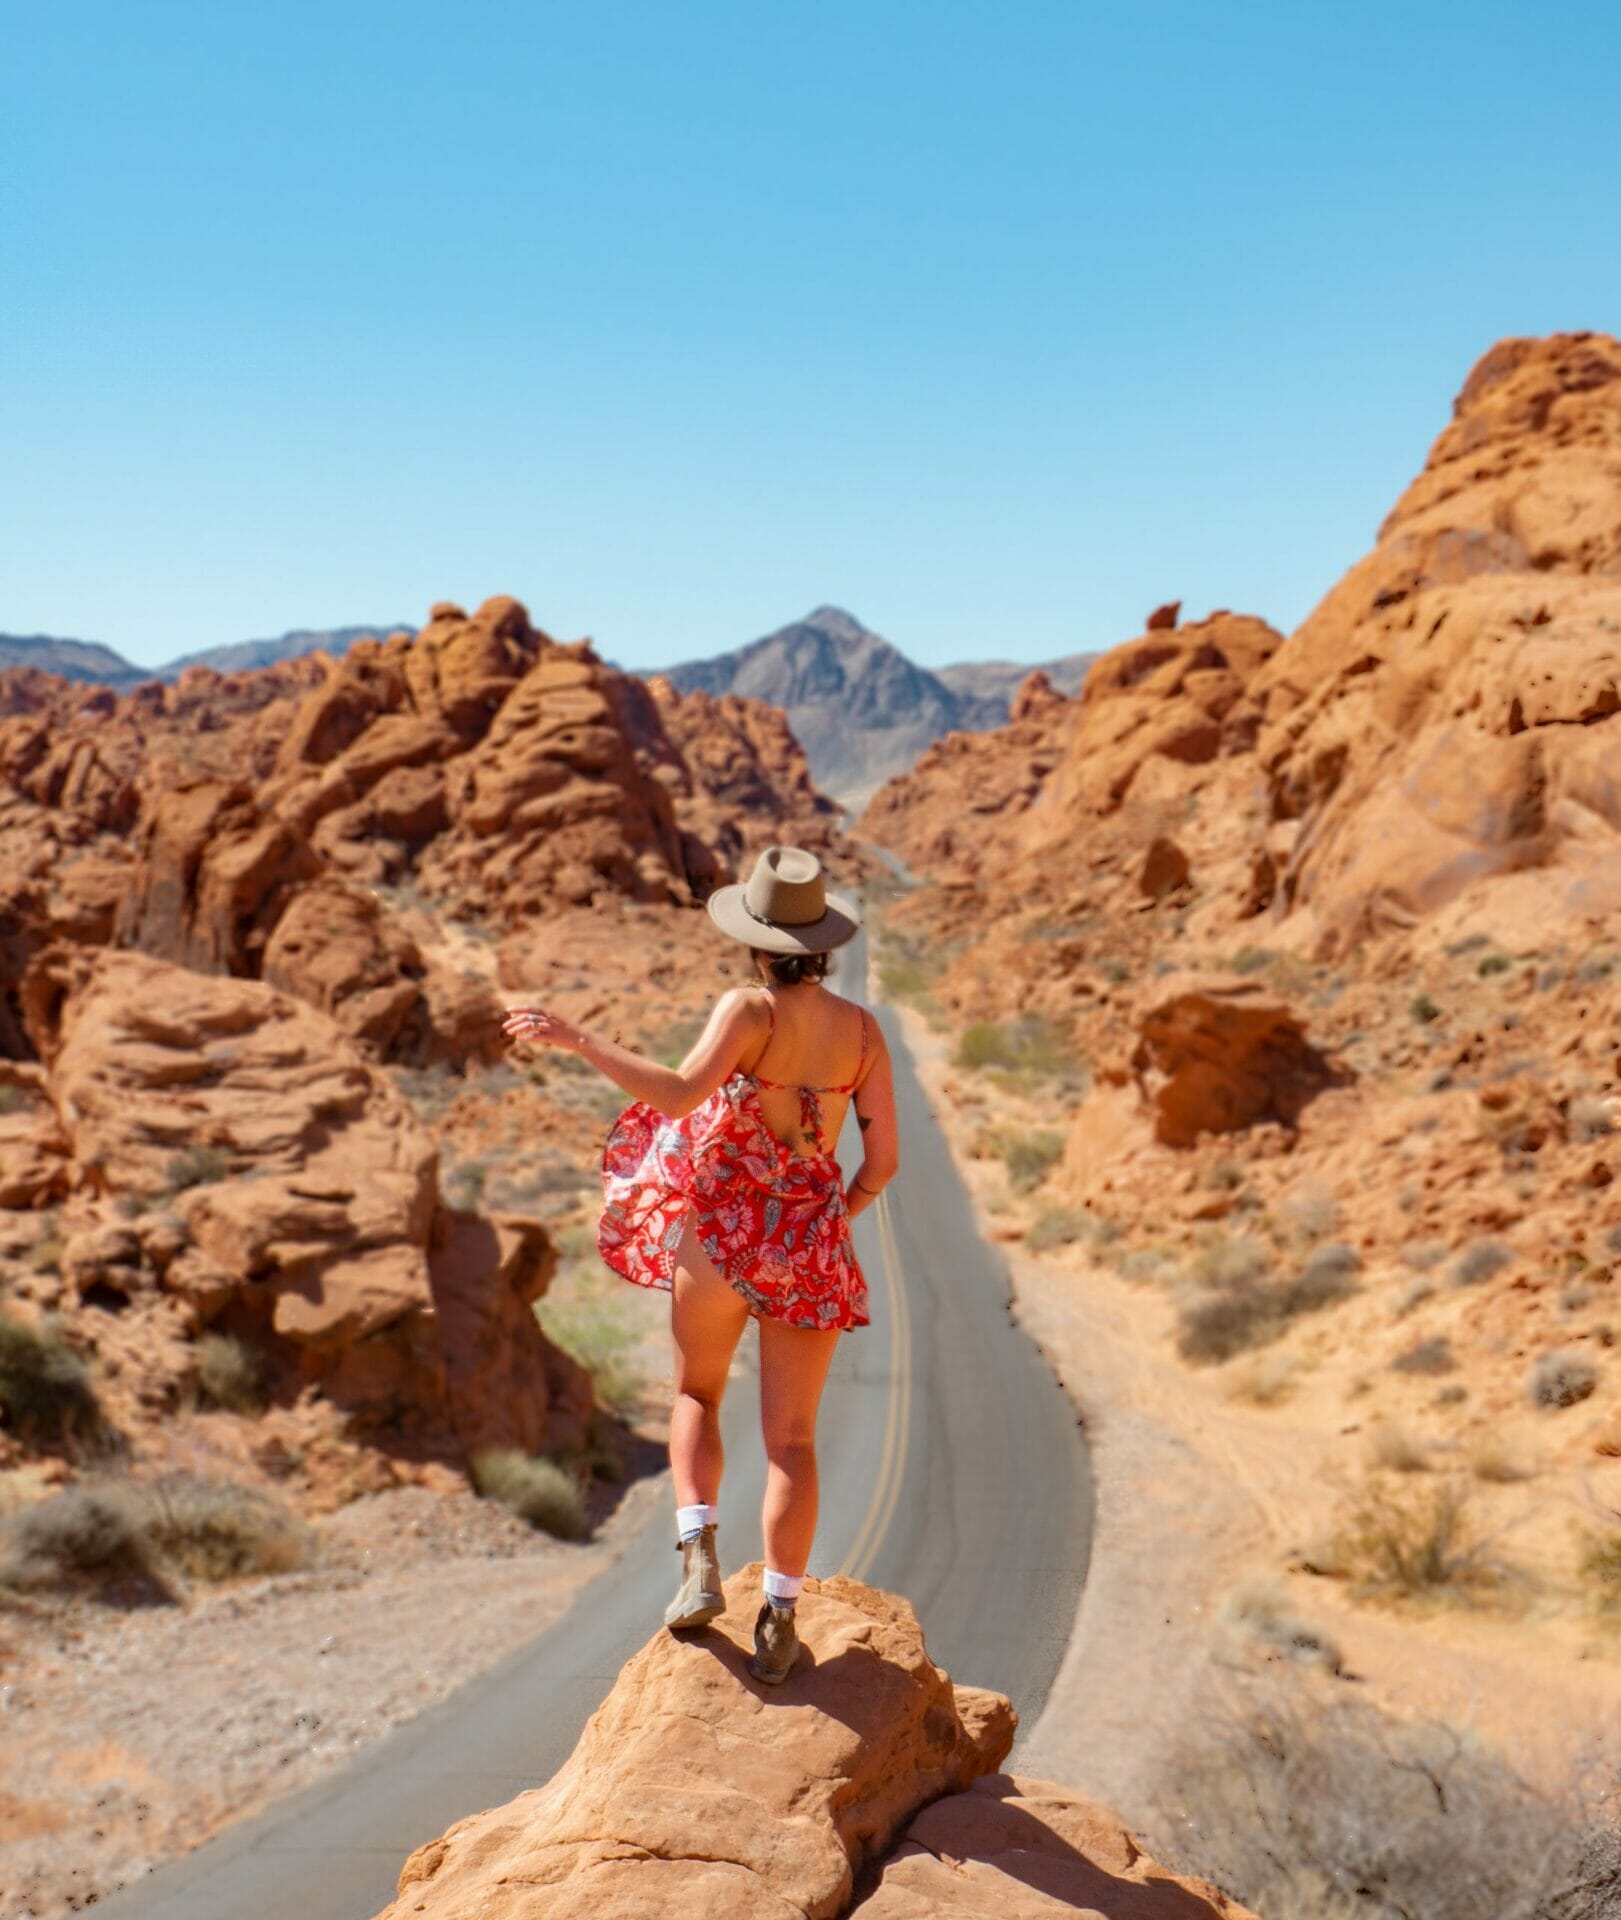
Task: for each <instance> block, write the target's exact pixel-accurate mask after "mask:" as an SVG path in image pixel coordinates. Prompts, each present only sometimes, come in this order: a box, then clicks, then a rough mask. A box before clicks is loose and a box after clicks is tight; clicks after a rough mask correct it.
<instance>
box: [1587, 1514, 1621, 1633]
mask: <svg viewBox="0 0 1621 1920" xmlns="http://www.w3.org/2000/svg"><path fill="white" fill-rule="evenodd" d="M1582 1572H1583V1573H1584V1574H1585V1575H1586V1576H1587V1578H1588V1579H1589V1580H1591V1581H1592V1582H1593V1584H1594V1586H1595V1587H1596V1589H1597V1597H1598V1603H1599V1605H1600V1606H1601V1607H1602V1608H1603V1609H1604V1611H1605V1612H1606V1613H1613V1612H1621V1533H1602V1534H1599V1535H1598V1536H1597V1537H1596V1538H1594V1539H1592V1540H1590V1541H1589V1542H1588V1545H1587V1551H1586V1552H1585V1553H1584V1554H1583V1555H1582Z"/></svg>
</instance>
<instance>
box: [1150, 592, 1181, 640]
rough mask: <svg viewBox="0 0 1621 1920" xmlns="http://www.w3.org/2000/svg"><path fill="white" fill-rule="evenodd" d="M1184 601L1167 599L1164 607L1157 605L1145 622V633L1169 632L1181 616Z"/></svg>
mask: <svg viewBox="0 0 1621 1920" xmlns="http://www.w3.org/2000/svg"><path fill="white" fill-rule="evenodd" d="M1181 612H1182V602H1181V601H1180V600H1167V601H1166V602H1165V604H1164V606H1162V607H1156V608H1155V609H1154V611H1153V612H1152V613H1151V614H1150V615H1149V616H1148V618H1147V619H1146V620H1145V621H1144V622H1143V631H1144V632H1145V633H1169V632H1170V631H1171V629H1172V628H1174V627H1175V625H1176V623H1177V620H1178V618H1179V617H1180V616H1181Z"/></svg>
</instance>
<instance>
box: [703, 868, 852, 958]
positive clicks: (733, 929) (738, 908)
mask: <svg viewBox="0 0 1621 1920" xmlns="http://www.w3.org/2000/svg"><path fill="white" fill-rule="evenodd" d="M709 917H710V919H711V920H713V921H714V923H715V925H716V926H717V927H719V928H720V930H721V932H722V933H724V934H727V935H729V936H730V937H731V938H732V939H733V940H741V941H742V942H743V943H744V945H745V946H750V947H759V948H760V949H761V950H762V951H763V952H765V953H829V952H831V951H832V949H833V948H834V947H842V946H843V945H844V943H845V941H846V940H850V939H853V938H854V936H855V935H856V934H857V933H858V932H859V931H860V929H861V915H860V913H859V912H858V911H857V909H856V907H855V905H854V903H853V902H852V901H849V900H845V899H843V898H841V896H840V895H838V894H836V893H829V892H828V891H827V888H826V887H825V885H824V884H823V881H822V863H821V861H820V860H818V859H817V857H816V855H815V854H814V853H807V852H806V851H805V849H804V848H803V847H767V848H766V850H765V851H764V853H762V854H761V855H760V857H759V859H758V860H756V861H755V863H754V871H753V873H751V874H750V875H749V877H748V879H747V880H746V881H744V882H743V884H742V885H741V886H730V887H717V888H716V889H715V891H714V892H713V893H712V894H711V895H710V896H709Z"/></svg>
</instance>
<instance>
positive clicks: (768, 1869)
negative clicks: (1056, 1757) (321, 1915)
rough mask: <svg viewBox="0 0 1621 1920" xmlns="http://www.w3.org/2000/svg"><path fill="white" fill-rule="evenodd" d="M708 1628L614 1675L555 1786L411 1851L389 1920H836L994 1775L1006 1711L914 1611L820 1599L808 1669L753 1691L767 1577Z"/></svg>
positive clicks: (837, 1584) (656, 1647)
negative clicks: (930, 1636) (858, 1889)
mask: <svg viewBox="0 0 1621 1920" xmlns="http://www.w3.org/2000/svg"><path fill="white" fill-rule="evenodd" d="M727 1598H728V1602H729V1609H728V1612H727V1613H726V1614H725V1615H724V1616H723V1617H722V1619H721V1620H720V1621H718V1622H717V1623H716V1627H715V1629H713V1630H711V1631H709V1632H707V1633H704V1634H701V1635H697V1636H691V1637H683V1638H679V1639H678V1638H677V1637H675V1636H674V1635H671V1634H666V1633H660V1634H658V1635H657V1636H655V1638H654V1639H652V1640H651V1641H649V1643H648V1644H647V1646H646V1647H644V1648H643V1649H642V1651H641V1652H640V1653H639V1654H637V1655H636V1656H635V1658H634V1659H632V1660H631V1661H630V1662H629V1663H628V1664H627V1665H626V1666H625V1668H624V1670H623V1671H622V1672H621V1674H620V1676H619V1679H618V1681H617V1682H616V1683H615V1685H614V1688H613V1691H612V1692H611V1693H610V1694H609V1696H608V1698H607V1699H606V1700H605V1701H604V1702H603V1704H602V1706H601V1707H599V1708H598V1710H597V1712H596V1713H595V1714H594V1715H593V1716H592V1718H591V1720H590V1721H589V1722H588V1723H587V1725H586V1728H585V1731H584V1733H583V1734H582V1735H581V1736H580V1743H579V1745H578V1746H577V1747H576V1748H575V1751H574V1753H573V1755H572V1757H571V1758H570V1759H569V1761H568V1763H567V1765H566V1766H564V1768H563V1769H562V1771H561V1772H560V1773H558V1774H557V1776H556V1777H555V1778H554V1779H553V1780H552V1781H551V1782H550V1783H549V1784H548V1785H546V1786H544V1787H541V1788H537V1789H535V1790H534V1791H532V1792H529V1793H525V1794H520V1795H519V1796H518V1798H517V1799H516V1800H513V1801H511V1802H509V1803H508V1804H507V1805H506V1806H504V1807H498V1808H495V1809H494V1810H493V1811H491V1812H488V1813H481V1814H477V1815H474V1816H473V1817H472V1818H471V1819H468V1820H463V1821H460V1822H458V1823H457V1825H455V1826H453V1827H452V1828H451V1829H450V1830H449V1832H447V1833H446V1834H445V1835H443V1837H442V1838H440V1839H438V1840H434V1841H431V1842H429V1844H428V1845H426V1846H423V1847H419V1848H418V1849H417V1851H416V1852H415V1853H413V1854H412V1855H411V1857H410V1859H409V1860H407V1861H406V1863H405V1867H404V1869H403V1871H402V1872H401V1875H400V1884H399V1898H398V1899H397V1900H396V1901H395V1902H394V1904H393V1905H392V1906H390V1907H389V1908H388V1909H387V1910H386V1913H387V1920H405V1916H407V1915H413V1916H415V1915H422V1916H425V1917H426V1920H451V1916H456V1920H463V1916H466V1915H469V1914H473V1913H477V1914H479V1915H480V1916H481V1920H506V1916H511V1920H518V1916H520V1915H521V1916H523V1920H540V1916H542V1915H544V1916H547V1920H564V1917H565V1916H567V1920H575V1916H578V1917H579V1920H586V1916H590V1920H631V1917H632V1916H646V1920H667V1916H670V1915H676V1914H683V1913H689V1912H690V1913H698V1912H702V1913H705V1914H714V1915H719V1914H724V1915H726V1916H727V1920H832V1916H834V1915H836V1914H840V1913H843V1912H844V1911H845V1910H846V1908H847V1906H848V1904H849V1901H850V1898H851V1895H852V1891H853V1888H854V1885H855V1878H856V1875H857V1873H858V1872H859V1871H860V1870H861V1869H862V1868H863V1867H864V1866H866V1865H868V1864H869V1863H871V1862H873V1861H875V1860H876V1859H878V1858H880V1857H881V1856H882V1855H883V1854H884V1853H885V1852H886V1851H887V1850H888V1848H889V1847H890V1846H891V1845H892V1843H893V1841H894V1839H895V1837H896V1836H897V1834H898V1833H899V1831H900V1830H901V1828H902V1827H903V1826H904V1825H905V1823H906V1822H907V1820H909V1819H910V1818H911V1817H912V1816H913V1815H914V1814H915V1813H916V1812H917V1810H918V1809H919V1808H920V1807H922V1806H924V1805H926V1804H927V1803H928V1802H929V1801H930V1800H933V1799H935V1798H937V1797H938V1796H939V1795H940V1794H942V1793H953V1792H955V1791H956V1790H958V1789H959V1788H962V1787H964V1786H966V1785H967V1784H968V1783H969V1782H970V1781H972V1780H974V1779H976V1778H977V1777H978V1776H979V1775H981V1774H983V1773H987V1772H989V1771H990V1770H991V1769H992V1768H994V1767H995V1766H996V1765H997V1764H998V1762H999V1761H1000V1760H1001V1759H1002V1757H1003V1756H1004V1755H1005V1754H1006V1752H1007V1750H1008V1748H1009V1746H1010V1745H1011V1743H1012V1738H1013V1728H1014V1720H1013V1712H1012V1709H1011V1708H1010V1707H1009V1706H1008V1704H1007V1702H1006V1701H1005V1700H1003V1699H1002V1698H1001V1697H1000V1696H999V1695H992V1694H985V1693H982V1692H979V1691H976V1690H973V1689H966V1688H955V1687H953V1686H952V1684H951V1681H950V1680H949V1679H948V1678H947V1676H946V1675H945V1674H944V1673H942V1672H941V1670H940V1669H939V1668H938V1667H936V1666H935V1665H934V1664H933V1662H932V1661H930V1659H929V1657H928V1655H927V1653H926V1651H925V1650H924V1645H923V1636H922V1633H921V1631H920V1630H919V1627H918V1624H917V1620H916V1618H915V1617H914V1615H913V1614H912V1611H911V1609H910V1607H908V1606H907V1604H906V1602H905V1601H904V1600H899V1599H897V1598H895V1597H894V1596H892V1595H889V1594H884V1593H879V1592H877V1591H875V1590H874V1589H872V1588H870V1587H865V1586H862V1585H861V1584H860V1583H859V1582H856V1581H852V1580H846V1579H844V1578H842V1577H841V1578H834V1579H830V1580H824V1581H820V1582H814V1583H812V1585H811V1587H810V1588H808V1589H807V1591H806V1593H805V1595H804V1596H803V1597H802V1598H801V1600H800V1603H799V1608H800V1613H799V1618H800V1629H801V1633H802V1636H803V1638H804V1640H805V1641H806V1643H807V1646H808V1647H809V1648H810V1649H811V1654H810V1656H808V1657H802V1663H801V1665H800V1667H799V1668H798V1669H797V1670H796V1671H795V1673H794V1675H793V1676H792V1677H791V1678H790V1679H789V1680H788V1681H787V1682H786V1683H785V1684H784V1685H783V1686H782V1687H780V1688H766V1687H761V1686H760V1685H758V1684H757V1683H756V1682H755V1681H753V1680H751V1679H750V1678H749V1676H748V1671H747V1663H748V1657H749V1654H750V1652H751V1651H752V1645H753V1642H752V1629H753V1621H754V1615H755V1612H756V1610H757V1608H758V1606H759V1602H760V1569H759V1567H758V1566H754V1567H750V1568H747V1569H745V1570H744V1571H743V1572H742V1573H739V1574H737V1575H735V1576H734V1577H733V1578H732V1579H731V1580H730V1581H729V1582H728V1583H727Z"/></svg>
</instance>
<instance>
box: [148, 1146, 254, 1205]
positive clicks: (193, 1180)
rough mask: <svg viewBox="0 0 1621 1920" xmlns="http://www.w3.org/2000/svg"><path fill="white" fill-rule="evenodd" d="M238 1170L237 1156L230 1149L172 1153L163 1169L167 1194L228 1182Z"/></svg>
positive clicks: (196, 1148) (203, 1148)
mask: <svg viewBox="0 0 1621 1920" xmlns="http://www.w3.org/2000/svg"><path fill="white" fill-rule="evenodd" d="M235 1171H236V1156H235V1154H233V1153H232V1152H231V1150H230V1149H229V1148H228V1147H215V1146H201V1145H198V1146H190V1147H182V1148H181V1149H180V1151H179V1152H178V1153H173V1154H170V1156H169V1161H168V1164H167V1166H166V1167H165V1168H164V1170H163V1173H164V1179H163V1190H164V1193H165V1194H168V1195H173V1194H176V1193H183V1192H184V1191H185V1190H186V1188H187V1187H207V1186H212V1185H213V1184H214V1182H215V1181H217V1180H228V1179H230V1177H231V1175H232V1174H233V1173H234V1172H235Z"/></svg>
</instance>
